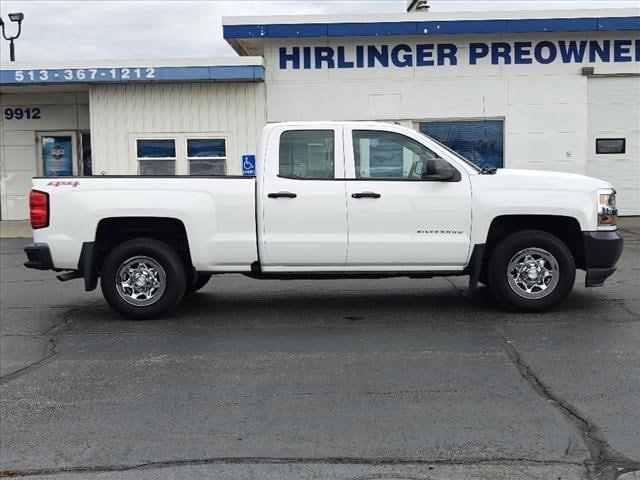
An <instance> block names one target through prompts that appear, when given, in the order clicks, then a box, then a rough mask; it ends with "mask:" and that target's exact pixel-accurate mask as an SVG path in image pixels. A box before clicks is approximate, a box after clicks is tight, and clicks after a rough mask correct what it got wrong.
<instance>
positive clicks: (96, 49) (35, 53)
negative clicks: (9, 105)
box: [0, 0, 640, 68]
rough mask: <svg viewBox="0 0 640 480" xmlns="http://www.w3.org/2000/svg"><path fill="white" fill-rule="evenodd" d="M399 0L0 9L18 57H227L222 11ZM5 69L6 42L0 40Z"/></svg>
mask: <svg viewBox="0 0 640 480" xmlns="http://www.w3.org/2000/svg"><path fill="white" fill-rule="evenodd" d="M406 5H407V1H406V0H235V1H230V0H227V1H222V0H199V1H190V0H183V1H170V0H103V1H93V0H72V1H56V0H0V16H1V17H2V19H3V20H4V21H5V23H6V25H5V29H6V33H7V35H11V34H12V33H14V32H15V24H14V23H12V22H10V21H9V18H8V14H9V13H13V12H23V13H24V15H25V19H24V22H23V24H22V27H23V28H22V33H21V35H20V38H18V39H17V40H16V41H15V42H16V43H15V45H16V59H17V60H18V61H41V60H80V59H124V58H183V57H229V56H235V53H234V52H233V50H232V49H231V47H229V45H228V44H227V43H226V42H225V40H224V39H223V38H222V25H221V21H222V16H241V15H258V16H259V15H300V14H341V13H401V12H404V11H405V8H406ZM429 5H430V6H431V11H432V12H443V11H471V10H475V11H477V10H530V9H532V10H533V9H535V10H548V9H561V8H569V9H571V8H615V7H627V8H639V7H640V0H464V1H463V0H429ZM1 44H2V45H1V49H0V63H1V64H2V66H3V67H5V68H6V66H7V63H8V59H9V54H8V52H9V48H8V42H6V41H4V40H1Z"/></svg>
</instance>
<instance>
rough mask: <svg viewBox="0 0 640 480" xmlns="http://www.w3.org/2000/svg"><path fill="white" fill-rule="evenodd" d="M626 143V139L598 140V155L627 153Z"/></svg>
mask: <svg viewBox="0 0 640 480" xmlns="http://www.w3.org/2000/svg"><path fill="white" fill-rule="evenodd" d="M625 143H626V139H624V138H596V153H599V154H602V153H625V150H626V146H625Z"/></svg>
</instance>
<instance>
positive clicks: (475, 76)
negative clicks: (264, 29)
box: [265, 32, 640, 174]
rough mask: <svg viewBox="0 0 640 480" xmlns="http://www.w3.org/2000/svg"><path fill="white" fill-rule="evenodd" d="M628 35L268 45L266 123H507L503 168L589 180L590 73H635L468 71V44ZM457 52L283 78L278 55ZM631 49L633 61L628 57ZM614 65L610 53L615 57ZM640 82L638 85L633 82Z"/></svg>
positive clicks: (619, 68)
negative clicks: (427, 63) (430, 62)
mask: <svg viewBox="0 0 640 480" xmlns="http://www.w3.org/2000/svg"><path fill="white" fill-rule="evenodd" d="M635 38H637V34H634V33H633V32H593V33H548V34H522V35H518V34H503V35H480V36H478V35H476V36H471V35H449V36H434V37H429V36H428V35H425V36H423V37H378V38H369V37H357V38H315V39H299V40H296V39H281V40H278V39H274V40H270V41H268V42H265V64H266V69H267V75H266V83H267V120H268V121H269V122H275V121H284V120H401V121H411V122H414V124H415V123H416V122H419V121H421V120H429V119H444V118H447V119H464V118H469V119H471V118H476V119H477V118H503V119H504V120H505V124H504V128H505V144H504V152H505V153H504V155H505V158H504V165H505V167H513V168H533V169H547V170H558V171H567V172H575V173H583V174H584V173H586V164H585V159H586V157H587V143H588V142H587V110H588V108H587V77H585V76H583V75H582V74H581V68H582V67H583V66H594V67H595V69H596V73H640V64H639V63H637V62H628V63H613V62H612V63H603V62H599V61H598V62H596V63H594V64H589V63H587V62H584V63H583V64H577V63H567V64H564V63H562V62H554V63H551V64H547V65H542V64H536V62H535V61H534V62H533V63H532V64H520V65H515V64H511V65H502V64H501V65H491V63H490V62H489V61H488V60H487V59H484V60H481V61H479V62H478V64H476V65H469V62H468V61H466V59H467V58H468V54H469V52H468V45H469V43H470V42H483V43H490V42H509V43H511V44H513V42H515V41H529V42H534V43H535V42H539V41H542V40H549V41H558V40H566V41H570V40H604V39H608V40H611V41H612V42H613V40H616V39H623V40H628V39H631V40H635ZM401 43H406V44H408V45H410V46H415V44H416V43H453V44H455V45H456V46H457V47H458V59H459V62H458V65H455V66H451V65H442V66H437V65H436V66H431V67H417V66H413V67H404V68H399V67H394V66H392V65H391V64H390V65H389V67H388V68H383V67H380V66H377V67H375V68H360V69H358V68H354V69H338V68H335V69H328V68H326V66H325V67H324V68H322V69H320V70H316V69H314V68H311V69H307V70H305V69H303V68H301V69H297V70H294V69H292V68H290V67H289V68H288V69H285V70H282V69H280V66H279V48H280V47H288V48H289V50H288V51H291V48H292V47H293V46H298V47H304V46H323V45H327V46H332V47H334V49H335V48H337V47H338V46H345V47H346V50H347V53H348V54H350V55H353V52H354V51H355V46H356V45H376V46H380V45H389V46H390V48H391V46H394V45H398V44H401ZM633 48H634V47H633V46H632V47H631V55H633ZM612 56H613V54H612ZM633 81H634V82H640V78H634V79H633Z"/></svg>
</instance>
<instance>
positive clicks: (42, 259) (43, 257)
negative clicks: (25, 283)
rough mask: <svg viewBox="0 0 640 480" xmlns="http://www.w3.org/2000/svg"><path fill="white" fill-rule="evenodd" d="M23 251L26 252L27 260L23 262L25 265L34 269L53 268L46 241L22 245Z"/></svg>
mask: <svg viewBox="0 0 640 480" xmlns="http://www.w3.org/2000/svg"><path fill="white" fill-rule="evenodd" d="M24 253H26V254H27V261H26V262H24V266H25V267H27V268H35V269H36V270H53V260H52V259H51V250H49V245H47V244H46V243H30V244H29V245H27V246H26V247H24Z"/></svg>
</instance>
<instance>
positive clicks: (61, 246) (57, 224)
mask: <svg viewBox="0 0 640 480" xmlns="http://www.w3.org/2000/svg"><path fill="white" fill-rule="evenodd" d="M33 188H34V189H35V190H39V191H42V192H46V193H48V194H49V208H50V210H51V219H50V225H49V227H47V228H46V229H39V230H35V231H34V241H35V242H38V241H39V237H40V236H44V235H46V238H47V242H48V244H49V245H50V247H51V252H52V257H53V264H54V266H55V267H56V268H60V269H75V268H77V264H78V258H79V255H80V251H81V249H82V244H83V243H84V242H92V241H93V240H94V239H95V236H96V231H97V228H98V222H99V220H104V219H107V218H116V217H165V218H174V219H176V220H179V221H180V222H182V223H183V225H184V227H185V231H186V233H187V237H188V240H189V245H190V248H191V256H192V259H193V266H194V267H195V268H196V269H197V270H208V271H225V272H234V271H248V270H249V269H250V265H251V263H253V262H254V261H256V260H257V259H258V256H257V246H256V218H255V212H256V205H255V178H253V177H231V176H225V177H211V176H207V177H192V176H171V177H158V176H148V177H143V176H107V175H104V176H94V177H64V178H50V177H38V178H34V179H33Z"/></svg>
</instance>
